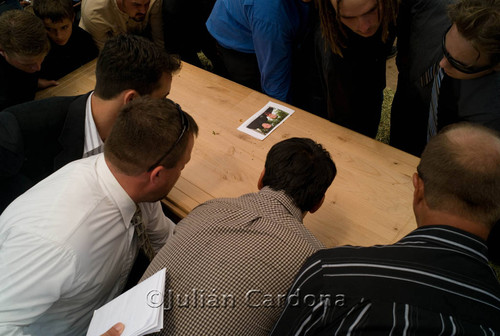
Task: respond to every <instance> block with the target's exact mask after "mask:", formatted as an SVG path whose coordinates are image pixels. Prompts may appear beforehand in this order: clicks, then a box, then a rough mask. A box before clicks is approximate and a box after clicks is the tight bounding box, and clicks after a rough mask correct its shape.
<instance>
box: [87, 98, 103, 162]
mask: <svg viewBox="0 0 500 336" xmlns="http://www.w3.org/2000/svg"><path fill="white" fill-rule="evenodd" d="M93 94H94V92H92V93H90V94H89V96H88V98H87V104H86V106H85V141H84V143H83V157H88V156H91V155H94V154H98V153H102V152H103V145H104V142H103V141H102V139H101V136H100V135H99V131H98V130H97V126H96V124H95V122H94V117H93V116H92V96H93Z"/></svg>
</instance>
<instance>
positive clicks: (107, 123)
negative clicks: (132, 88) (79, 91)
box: [90, 93, 122, 141]
mask: <svg viewBox="0 0 500 336" xmlns="http://www.w3.org/2000/svg"><path fill="white" fill-rule="evenodd" d="M90 104H91V106H92V117H93V118H94V123H95V125H96V128H97V131H98V132H99V136H100V137H101V140H102V141H105V140H106V139H107V138H108V136H109V133H110V132H111V128H112V127H113V124H114V123H115V120H116V117H117V116H118V113H119V111H120V109H121V108H122V103H121V100H120V99H110V100H104V99H102V98H100V97H98V96H97V95H96V94H95V93H94V94H93V95H92V98H91V101H90Z"/></svg>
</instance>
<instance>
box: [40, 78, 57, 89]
mask: <svg viewBox="0 0 500 336" xmlns="http://www.w3.org/2000/svg"><path fill="white" fill-rule="evenodd" d="M57 85H59V82H58V81H55V80H48V79H43V78H38V88H39V89H40V90H42V89H46V88H48V87H51V86H57Z"/></svg>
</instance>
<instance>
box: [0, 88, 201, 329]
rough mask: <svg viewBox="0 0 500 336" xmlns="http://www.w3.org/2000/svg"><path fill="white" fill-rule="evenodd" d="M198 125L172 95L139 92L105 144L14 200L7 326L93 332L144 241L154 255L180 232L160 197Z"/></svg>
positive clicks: (2, 241) (0, 219) (5, 285)
mask: <svg viewBox="0 0 500 336" xmlns="http://www.w3.org/2000/svg"><path fill="white" fill-rule="evenodd" d="M197 134H198V126H197V124H196V122H195V120H194V119H193V118H192V117H191V116H189V115H188V114H187V113H185V112H184V111H182V109H181V108H180V106H178V105H177V104H175V103H174V102H172V101H171V100H168V99H155V98H153V97H150V96H143V97H138V98H136V99H134V100H133V101H131V102H130V103H128V104H126V105H125V106H124V107H123V108H122V109H121V111H120V113H119V114H118V116H117V119H116V121H115V123H114V126H113V129H112V130H111V133H110V134H109V136H108V138H107V139H106V142H105V145H104V153H101V154H97V155H92V156H89V157H87V158H83V159H81V160H77V161H73V162H71V163H69V164H68V165H66V166H64V167H62V168H61V169H59V170H57V171H56V172H54V173H53V174H52V175H50V176H49V177H47V178H46V179H44V180H42V181H41V182H39V183H38V184H37V185H36V187H34V188H31V189H30V190H28V191H27V192H26V193H24V194H23V195H22V196H20V197H19V198H17V199H16V200H14V202H12V203H11V205H9V206H8V207H7V209H6V210H5V211H4V212H3V213H2V215H1V216H0V250H1V251H0V259H1V260H2V262H0V290H1V291H2V295H1V296H0V320H1V321H2V323H1V325H0V334H1V335H6V334H9V335H10V334H12V335H14V334H16V335H21V334H23V335H28V334H29V335H54V336H55V335H75V336H76V335H85V333H86V331H87V328H88V326H89V323H90V320H91V317H92V312H93V311H94V310H95V309H97V308H99V307H101V306H102V305H103V304H105V303H107V302H108V301H110V300H112V299H113V298H115V297H116V296H118V295H119V294H120V293H121V292H122V290H123V288H124V285H125V283H126V280H127V277H128V275H129V273H130V272H131V268H132V264H133V263H134V260H135V258H136V257H137V255H138V253H139V250H143V251H144V252H145V253H146V255H147V256H148V257H149V258H151V259H152V258H153V257H154V254H155V251H158V250H160V249H161V247H162V246H163V245H164V244H165V242H166V241H167V238H169V237H171V236H172V234H173V231H174V223H173V222H172V221H171V220H170V219H169V218H167V217H166V216H165V215H164V214H163V211H162V207H161V204H160V202H159V200H160V199H162V198H163V197H165V195H167V194H168V193H169V191H170V190H171V189H172V187H173V186H174V184H175V183H176V181H177V180H178V178H179V176H180V174H181V171H182V170H183V169H184V167H185V165H186V164H187V163H188V162H189V160H190V158H191V152H192V149H193V145H194V141H195V140H194V139H195V137H196V135H197ZM26 228H29V229H28V230H25V229H26ZM7 279H8V280H7ZM112 322H116V321H112Z"/></svg>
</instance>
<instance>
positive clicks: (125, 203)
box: [96, 154, 136, 230]
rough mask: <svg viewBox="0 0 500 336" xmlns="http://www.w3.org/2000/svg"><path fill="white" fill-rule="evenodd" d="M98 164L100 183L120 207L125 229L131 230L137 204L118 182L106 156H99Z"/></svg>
mask: <svg viewBox="0 0 500 336" xmlns="http://www.w3.org/2000/svg"><path fill="white" fill-rule="evenodd" d="M98 156H99V157H98V158H97V162H96V170H97V175H98V179H99V182H100V183H101V184H102V187H103V188H104V189H106V190H107V192H108V195H109V198H110V199H111V200H112V202H113V203H115V205H116V206H117V207H118V210H119V211H120V213H121V215H122V218H123V223H124V225H125V228H126V229H127V230H128V229H129V228H130V221H131V220H132V216H133V215H134V213H135V211H136V204H135V202H134V201H133V200H132V199H131V198H130V196H129V195H128V194H127V192H126V191H125V190H124V189H123V188H122V186H121V185H120V183H118V181H117V180H116V178H115V176H114V175H113V173H111V170H109V167H108V165H107V163H106V160H105V159H104V154H99V155H98Z"/></svg>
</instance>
